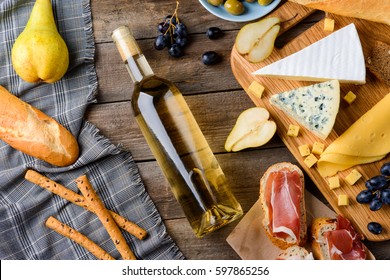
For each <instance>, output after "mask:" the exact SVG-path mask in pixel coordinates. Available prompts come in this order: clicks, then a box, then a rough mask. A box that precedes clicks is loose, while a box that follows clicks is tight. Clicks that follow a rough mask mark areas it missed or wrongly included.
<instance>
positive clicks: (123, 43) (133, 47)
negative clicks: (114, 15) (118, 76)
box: [111, 25, 141, 61]
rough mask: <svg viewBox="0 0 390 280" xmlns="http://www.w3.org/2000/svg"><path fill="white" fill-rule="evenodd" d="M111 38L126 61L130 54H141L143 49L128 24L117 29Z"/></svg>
mask: <svg viewBox="0 0 390 280" xmlns="http://www.w3.org/2000/svg"><path fill="white" fill-rule="evenodd" d="M111 38H112V39H113V41H114V42H115V44H116V46H117V48H118V50H119V53H120V55H121V57H122V59H123V61H126V60H127V59H128V58H129V57H130V56H136V55H138V54H141V49H140V48H139V46H138V44H137V42H136V41H135V38H134V37H133V35H132V34H131V32H130V30H129V28H128V27H127V26H124V25H123V26H120V27H118V28H117V29H115V30H114V31H113V32H112V35H111Z"/></svg>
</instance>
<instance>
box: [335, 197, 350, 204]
mask: <svg viewBox="0 0 390 280" xmlns="http://www.w3.org/2000/svg"><path fill="white" fill-rule="evenodd" d="M337 204H338V206H348V205H349V198H348V195H346V194H339V196H338V203H337Z"/></svg>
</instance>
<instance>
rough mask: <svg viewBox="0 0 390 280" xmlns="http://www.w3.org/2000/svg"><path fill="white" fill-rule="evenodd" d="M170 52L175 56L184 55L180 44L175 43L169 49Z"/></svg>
mask: <svg viewBox="0 0 390 280" xmlns="http://www.w3.org/2000/svg"><path fill="white" fill-rule="evenodd" d="M168 53H169V54H170V55H171V56H173V57H176V58H178V57H181V56H182V55H183V51H182V49H181V48H180V46H179V45H178V44H173V45H172V46H171V47H170V48H169V50H168Z"/></svg>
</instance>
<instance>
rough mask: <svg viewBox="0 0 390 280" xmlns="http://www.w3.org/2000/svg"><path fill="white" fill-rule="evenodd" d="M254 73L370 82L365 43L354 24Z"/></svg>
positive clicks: (320, 79)
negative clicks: (362, 41)
mask: <svg viewBox="0 0 390 280" xmlns="http://www.w3.org/2000/svg"><path fill="white" fill-rule="evenodd" d="M252 74H253V75H263V76H270V77H275V78H282V79H288V80H298V81H317V82H322V81H327V80H333V79H335V80H339V81H340V83H353V84H365V83H366V67H365V62H364V55H363V50H362V45H361V43H360V39H359V35H358V32H357V30H356V27H355V25H354V24H353V23H351V24H349V25H347V26H345V27H344V28H341V29H339V30H337V31H335V32H333V33H332V34H330V35H328V36H327V37H325V38H323V39H321V40H319V41H317V42H315V43H313V44H311V45H309V46H307V47H306V48H304V49H302V50H300V51H298V52H296V53H294V54H292V55H290V56H287V57H285V58H282V59H280V60H278V61H276V62H274V63H272V64H269V65H267V66H265V67H263V68H260V69H259V70H257V71H255V72H254V73H252Z"/></svg>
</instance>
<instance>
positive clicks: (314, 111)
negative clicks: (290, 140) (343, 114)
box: [270, 80, 340, 139]
mask: <svg viewBox="0 0 390 280" xmlns="http://www.w3.org/2000/svg"><path fill="white" fill-rule="evenodd" d="M270 102H271V104H272V105H274V106H276V107H277V108H279V109H280V110H283V111H284V112H285V113H286V114H287V115H289V116H290V117H292V118H293V119H295V120H296V121H297V122H299V123H300V124H301V125H302V126H304V127H306V128H307V129H309V130H310V131H311V132H313V133H314V134H315V135H316V136H318V137H320V138H321V139H325V138H326V137H328V135H329V133H330V132H331V131H332V128H333V125H334V122H335V120H336V115H337V113H338V111H339V105H340V84H339V82H338V81H337V80H332V81H327V82H324V83H319V84H314V85H310V86H306V87H301V88H297V89H294V90H291V91H286V92H282V93H279V94H275V95H273V96H271V98H270Z"/></svg>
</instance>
